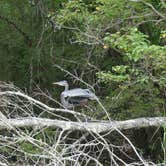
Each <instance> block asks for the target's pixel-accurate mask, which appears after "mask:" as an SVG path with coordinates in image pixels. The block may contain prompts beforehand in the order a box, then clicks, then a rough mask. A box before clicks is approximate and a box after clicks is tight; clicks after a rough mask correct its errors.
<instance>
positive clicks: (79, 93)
mask: <svg viewBox="0 0 166 166" xmlns="http://www.w3.org/2000/svg"><path fill="white" fill-rule="evenodd" d="M53 84H54V85H60V86H64V87H65V89H64V91H63V92H62V93H61V103H62V105H63V107H64V108H74V107H75V106H79V105H80V106H81V105H85V104H86V103H87V102H88V100H96V99H97V97H96V95H95V94H94V93H93V92H91V91H90V90H89V89H82V88H75V89H70V90H69V84H68V82H67V81H66V80H64V81H59V82H54V83H53Z"/></svg>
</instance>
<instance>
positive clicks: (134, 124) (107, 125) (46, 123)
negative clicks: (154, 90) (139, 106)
mask: <svg viewBox="0 0 166 166" xmlns="http://www.w3.org/2000/svg"><path fill="white" fill-rule="evenodd" d="M6 124H7V125H6ZM164 125H166V117H154V118H138V119H131V120H125V121H110V122H109V121H97V122H73V121H63V120H52V119H46V118H34V117H31V118H21V119H8V120H7V121H6V123H4V122H1V121H0V129H5V128H9V126H10V128H13V127H39V128H42V127H55V128H61V129H63V130H84V131H91V132H95V133H101V132H106V131H109V130H116V129H118V130H125V129H132V128H143V127H151V126H155V127H160V126H164Z"/></svg>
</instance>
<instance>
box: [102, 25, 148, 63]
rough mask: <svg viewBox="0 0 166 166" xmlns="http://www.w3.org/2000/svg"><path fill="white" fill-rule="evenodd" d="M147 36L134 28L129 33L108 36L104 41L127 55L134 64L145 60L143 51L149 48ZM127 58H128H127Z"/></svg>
mask: <svg viewBox="0 0 166 166" xmlns="http://www.w3.org/2000/svg"><path fill="white" fill-rule="evenodd" d="M146 38H147V36H146V35H144V34H143V33H141V32H139V31H138V30H137V28H132V29H131V30H130V31H129V32H127V33H125V34H121V33H120V32H117V33H115V34H108V33H107V34H106V37H105V38H104V41H105V42H106V43H107V45H109V46H110V47H112V48H116V49H119V50H120V51H121V52H122V53H124V54H125V55H127V57H128V59H129V60H131V61H134V62H137V61H139V60H140V59H142V58H143V54H142V52H143V50H144V49H146V48H147V47H148V41H147V39H146ZM125 58H126V57H125Z"/></svg>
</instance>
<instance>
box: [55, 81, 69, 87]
mask: <svg viewBox="0 0 166 166" xmlns="http://www.w3.org/2000/svg"><path fill="white" fill-rule="evenodd" d="M53 84H54V85H60V86H66V85H68V83H67V81H66V80H64V81H59V82H53Z"/></svg>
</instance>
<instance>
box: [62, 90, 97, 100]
mask: <svg viewBox="0 0 166 166" xmlns="http://www.w3.org/2000/svg"><path fill="white" fill-rule="evenodd" d="M62 93H63V95H64V97H84V98H92V97H93V96H95V94H94V93H92V92H91V91H90V90H89V89H81V88H77V89H71V90H68V91H64V92H62Z"/></svg>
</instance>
